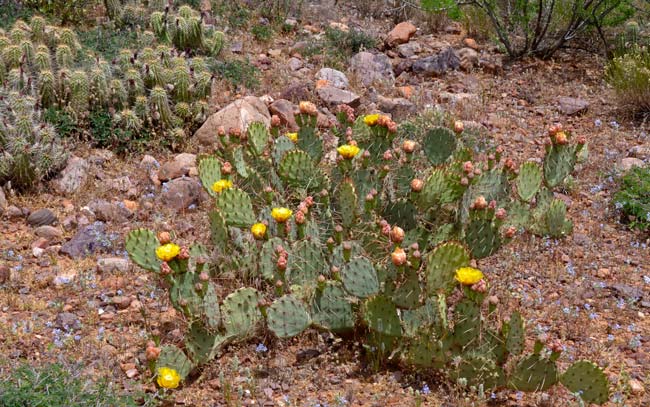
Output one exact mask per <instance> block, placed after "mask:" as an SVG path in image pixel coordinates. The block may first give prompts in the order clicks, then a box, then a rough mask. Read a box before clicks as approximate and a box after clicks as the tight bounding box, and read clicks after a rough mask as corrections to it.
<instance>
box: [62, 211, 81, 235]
mask: <svg viewBox="0 0 650 407" xmlns="http://www.w3.org/2000/svg"><path fill="white" fill-rule="evenodd" d="M61 226H63V230H65V231H67V232H69V231H71V230H73V229H76V228H77V217H76V216H74V215H70V216H68V217H66V218H65V219H63V222H61Z"/></svg>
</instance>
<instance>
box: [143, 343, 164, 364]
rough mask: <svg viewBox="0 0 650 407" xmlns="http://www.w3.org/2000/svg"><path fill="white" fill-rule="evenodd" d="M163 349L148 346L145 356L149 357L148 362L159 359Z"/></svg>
mask: <svg viewBox="0 0 650 407" xmlns="http://www.w3.org/2000/svg"><path fill="white" fill-rule="evenodd" d="M161 350H162V349H160V348H158V347H156V346H147V349H146V350H145V355H146V357H147V360H148V361H150V362H153V361H155V360H157V359H158V357H159V356H160V352H161Z"/></svg>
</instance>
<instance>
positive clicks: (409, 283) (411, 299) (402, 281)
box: [392, 269, 422, 309]
mask: <svg viewBox="0 0 650 407" xmlns="http://www.w3.org/2000/svg"><path fill="white" fill-rule="evenodd" d="M398 284H399V285H398V286H397V288H396V289H395V291H394V292H393V295H392V299H393V302H394V303H395V305H397V306H398V307H399V308H407V309H410V308H415V307H417V306H419V305H420V294H422V286H421V285H420V279H419V277H418V273H417V271H416V270H413V269H408V270H406V272H404V273H402V275H401V276H399V281H398Z"/></svg>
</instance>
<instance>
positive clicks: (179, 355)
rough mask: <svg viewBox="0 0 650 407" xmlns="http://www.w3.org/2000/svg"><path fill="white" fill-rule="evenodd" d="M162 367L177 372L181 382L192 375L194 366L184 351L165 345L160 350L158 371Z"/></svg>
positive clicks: (157, 363) (157, 364) (157, 362)
mask: <svg viewBox="0 0 650 407" xmlns="http://www.w3.org/2000/svg"><path fill="white" fill-rule="evenodd" d="M162 367H168V368H170V369H174V370H176V372H178V375H179V376H180V377H181V380H183V379H185V378H186V377H187V375H188V374H190V371H192V368H193V367H194V366H193V365H192V361H191V360H190V359H188V357H187V356H186V355H185V353H184V352H183V351H182V350H180V349H179V348H177V347H176V346H174V345H165V346H163V347H162V349H161V350H160V356H158V359H157V360H156V369H160V368H162Z"/></svg>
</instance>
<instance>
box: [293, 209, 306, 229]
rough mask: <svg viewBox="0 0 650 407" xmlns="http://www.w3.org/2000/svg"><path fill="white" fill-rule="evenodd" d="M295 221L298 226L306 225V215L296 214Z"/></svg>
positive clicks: (299, 212)
mask: <svg viewBox="0 0 650 407" xmlns="http://www.w3.org/2000/svg"><path fill="white" fill-rule="evenodd" d="M305 210H307V208H305ZM295 219H296V223H297V224H298V225H303V224H304V223H305V213H304V212H302V211H298V212H296V217H295Z"/></svg>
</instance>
